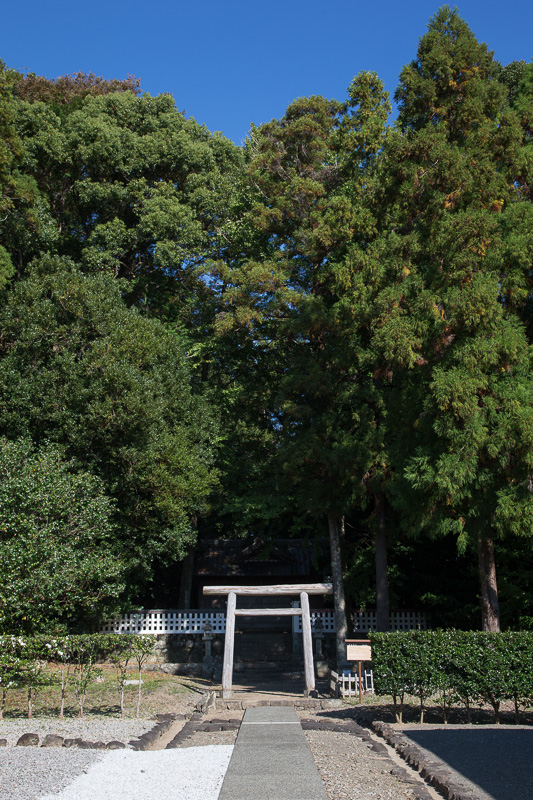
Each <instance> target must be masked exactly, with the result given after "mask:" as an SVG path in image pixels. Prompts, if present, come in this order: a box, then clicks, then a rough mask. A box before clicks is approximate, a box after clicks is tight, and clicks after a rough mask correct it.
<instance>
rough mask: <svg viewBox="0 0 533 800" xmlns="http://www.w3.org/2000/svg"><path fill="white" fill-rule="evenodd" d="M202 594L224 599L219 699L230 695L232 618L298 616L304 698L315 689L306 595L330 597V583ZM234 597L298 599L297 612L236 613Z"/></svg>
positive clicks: (217, 588)
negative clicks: (299, 620)
mask: <svg viewBox="0 0 533 800" xmlns="http://www.w3.org/2000/svg"><path fill="white" fill-rule="evenodd" d="M204 594H225V595H227V597H228V604H227V612H226V638H225V641H224V666H223V669H222V698H223V699H224V700H227V699H229V698H230V697H231V694H232V683H233V649H234V643H235V617H236V616H237V617H244V616H246V617H266V616H285V615H290V616H295V615H298V616H301V617H302V634H303V645H304V646H303V650H304V667H305V694H306V695H309V694H310V693H311V692H313V691H314V689H315V670H314V664H313V642H312V638H311V613H310V611H309V595H310V594H333V586H332V584H331V583H295V584H279V585H276V586H204ZM237 595H253V596H255V597H259V596H264V595H270V596H273V597H275V596H280V595H281V596H291V595H300V608H243V609H237V607H236V606H237Z"/></svg>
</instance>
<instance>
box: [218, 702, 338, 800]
mask: <svg viewBox="0 0 533 800" xmlns="http://www.w3.org/2000/svg"><path fill="white" fill-rule="evenodd" d="M274 798H275V800H327V796H326V791H325V789H324V784H323V783H322V780H321V778H320V775H319V774H318V770H317V767H316V764H315V762H314V759H313V756H312V755H311V751H310V749H309V745H308V744H307V741H306V738H305V734H304V732H303V730H302V727H301V725H300V722H299V720H298V716H297V714H296V711H295V710H294V708H291V707H287V706H263V707H259V708H248V709H247V710H246V712H245V715H244V718H243V721H242V724H241V727H240V730H239V735H238V737H237V741H236V743H235V748H234V750H233V755H232V757H231V761H230V763H229V767H228V771H227V773H226V777H225V778H224V783H223V784H222V790H221V792H220V796H219V800H274Z"/></svg>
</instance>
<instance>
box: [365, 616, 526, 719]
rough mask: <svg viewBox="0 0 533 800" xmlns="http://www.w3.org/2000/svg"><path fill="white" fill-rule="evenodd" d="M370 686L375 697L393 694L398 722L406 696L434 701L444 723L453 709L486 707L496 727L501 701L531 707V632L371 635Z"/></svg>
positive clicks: (430, 632) (516, 712) (517, 711)
mask: <svg viewBox="0 0 533 800" xmlns="http://www.w3.org/2000/svg"><path fill="white" fill-rule="evenodd" d="M370 639H371V642H372V664H373V670H374V685H375V690H376V692H377V693H378V694H388V695H392V698H393V703H394V711H395V715H396V720H397V721H398V722H401V721H402V710H403V700H404V696H405V695H415V696H417V697H418V698H419V701H420V721H421V722H423V721H424V707H425V701H426V699H427V698H428V697H430V696H431V697H434V696H436V697H438V699H439V701H440V703H441V705H442V709H443V714H444V720H445V721H447V717H448V710H449V708H450V706H451V705H452V704H457V703H460V704H461V705H463V706H464V707H465V708H466V713H467V717H468V720H469V721H470V719H471V707H472V705H474V704H476V703H477V704H484V703H488V704H490V705H491V706H492V708H493V710H494V716H495V720H496V722H499V711H500V705H501V702H502V700H512V701H514V708H515V719H516V722H518V714H519V709H520V706H522V705H531V704H532V703H533V632H531V631H509V632H505V633H481V632H477V631H453V630H452V631H444V630H437V631H406V632H400V631H398V632H394V633H372V634H370Z"/></svg>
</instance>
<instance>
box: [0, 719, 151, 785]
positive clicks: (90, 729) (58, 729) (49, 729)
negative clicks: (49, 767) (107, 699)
mask: <svg viewBox="0 0 533 800" xmlns="http://www.w3.org/2000/svg"><path fill="white" fill-rule="evenodd" d="M154 725H155V721H154V720H153V719H151V720H150V719H128V718H126V719H120V718H119V717H107V716H103V715H102V716H101V717H85V718H84V719H79V718H78V717H72V718H70V717H67V718H65V719H62V720H61V719H59V718H53V717H42V718H39V717H35V718H34V719H22V718H17V719H13V718H10V717H6V718H5V719H3V720H1V721H0V739H7V746H8V747H14V746H15V745H16V743H17V740H18V739H19V737H20V736H22V734H23V733H36V734H37V735H38V736H39V739H40V740H41V741H42V739H44V737H45V736H46V734H47V733H55V734H57V735H58V736H62V737H63V738H64V739H77V738H80V739H84V740H85V741H90V742H110V741H112V740H117V741H119V742H124V744H125V745H127V744H128V742H129V741H130V739H136V738H138V737H139V736H141V734H143V733H145V732H146V731H149V730H151V729H152V728H153V727H154ZM0 797H1V795H0Z"/></svg>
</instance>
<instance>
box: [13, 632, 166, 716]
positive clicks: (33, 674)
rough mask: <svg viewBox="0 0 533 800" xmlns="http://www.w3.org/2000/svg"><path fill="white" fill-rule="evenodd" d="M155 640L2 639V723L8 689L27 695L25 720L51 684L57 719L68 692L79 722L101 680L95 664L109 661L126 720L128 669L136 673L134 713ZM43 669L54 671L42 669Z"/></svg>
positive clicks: (81, 637) (96, 635)
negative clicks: (132, 667)
mask: <svg viewBox="0 0 533 800" xmlns="http://www.w3.org/2000/svg"><path fill="white" fill-rule="evenodd" d="M156 640H157V637H156V636H145V635H143V636H135V635H133V634H111V633H109V634H108V633H106V634H103V633H91V634H81V635H78V636H46V635H44V634H36V635H35V636H9V635H8V636H0V719H2V716H3V712H4V709H5V704H6V698H7V695H8V692H9V691H10V690H11V689H21V688H23V689H25V690H27V693H28V718H31V716H32V712H33V703H34V699H35V696H36V694H37V693H38V691H39V688H40V687H42V686H43V685H46V684H48V685H49V684H51V683H54V684H56V685H57V686H58V688H59V691H60V703H59V709H60V710H59V716H60V717H62V716H63V712H64V706H65V695H66V690H67V687H68V686H70V687H71V688H72V690H73V692H74V694H75V695H76V700H77V702H78V706H79V714H80V716H83V711H84V705H85V698H86V694H87V688H88V686H89V685H90V684H91V683H92V682H93V681H94V680H95V678H96V677H97V676H98V675H99V673H100V670H99V668H98V666H97V665H98V663H99V662H100V661H110V662H111V663H112V664H113V665H114V666H115V669H116V673H117V691H118V694H119V698H120V709H121V714H122V715H124V681H125V679H126V674H127V672H126V671H127V668H128V665H129V664H130V663H132V664H134V665H135V667H136V669H137V671H138V679H139V690H138V699H137V709H136V713H137V716H139V709H140V702H141V685H142V684H141V673H142V667H143V665H144V664H145V663H146V661H147V659H148V657H149V655H150V654H151V653H152V651H153V648H154V645H155V643H156ZM47 664H51V665H52V666H53V669H52V671H50V670H47V669H45V667H46V666H47Z"/></svg>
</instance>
